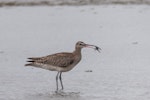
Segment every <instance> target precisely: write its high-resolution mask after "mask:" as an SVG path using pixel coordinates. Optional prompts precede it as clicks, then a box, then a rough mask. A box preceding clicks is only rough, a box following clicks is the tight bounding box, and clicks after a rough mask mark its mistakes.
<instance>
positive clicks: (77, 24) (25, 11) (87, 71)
mask: <svg viewBox="0 0 150 100" xmlns="http://www.w3.org/2000/svg"><path fill="white" fill-rule="evenodd" d="M149 18H150V7H149V6H145V5H143V6H131V5H128V6H114V5H112V6H106V5H105V6H83V7H75V6H74V7H67V6H63V7H62V6H57V7H13V8H5V7H4V8H0V22H1V23H0V27H1V33H0V67H1V70H0V100H60V99H61V100H149V98H150V77H149V76H150V67H149V65H150V62H149V58H150V55H149V51H150V46H149V32H150V31H149V27H148V26H150V23H149V21H148V20H149ZM64 23H65V24H64ZM79 40H82V41H84V42H85V43H89V44H93V45H97V46H99V47H101V48H102V51H101V53H98V52H96V51H95V50H92V49H83V50H82V61H81V62H80V63H79V64H78V65H77V66H76V67H75V68H74V69H73V70H72V71H70V72H67V73H63V74H62V78H63V83H64V91H59V93H55V90H56V83H55V77H56V74H57V73H56V72H52V71H47V70H44V69H39V68H33V67H24V64H26V58H28V57H32V56H33V57H38V56H45V55H49V54H53V53H56V52H62V51H73V50H74V45H75V43H76V42H77V41H79Z"/></svg>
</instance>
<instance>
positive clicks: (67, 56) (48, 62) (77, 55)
mask: <svg viewBox="0 0 150 100" xmlns="http://www.w3.org/2000/svg"><path fill="white" fill-rule="evenodd" d="M84 47H89V48H93V49H95V50H97V51H99V52H100V50H101V49H100V48H99V47H97V46H95V45H90V44H85V43H84V42H81V41H78V42H77V43H76V45H75V50H74V51H73V52H72V53H68V52H62V53H56V54H52V55H48V56H44V57H31V58H28V59H30V60H29V61H27V62H30V63H28V64H26V65H25V66H34V67H37V68H43V69H47V70H50V71H57V72H58V73H57V75H56V91H58V78H59V80H60V84H61V88H62V90H63V89H64V87H63V83H62V78H61V75H62V72H67V71H70V70H71V69H72V68H74V67H75V66H76V65H77V64H78V63H79V62H80V60H81V49H82V48H84Z"/></svg>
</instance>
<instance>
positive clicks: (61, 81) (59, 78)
mask: <svg viewBox="0 0 150 100" xmlns="http://www.w3.org/2000/svg"><path fill="white" fill-rule="evenodd" d="M61 74H62V72H60V75H59V79H60V83H61V87H62V90H63V89H64V87H63V82H62V78H61Z"/></svg>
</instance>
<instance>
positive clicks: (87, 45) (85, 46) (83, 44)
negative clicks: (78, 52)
mask: <svg viewBox="0 0 150 100" xmlns="http://www.w3.org/2000/svg"><path fill="white" fill-rule="evenodd" d="M82 48H93V49H95V50H97V51H98V52H100V50H101V48H99V47H98V46H95V45H90V44H86V43H84V42H82V41H78V42H77V43H76V49H82Z"/></svg>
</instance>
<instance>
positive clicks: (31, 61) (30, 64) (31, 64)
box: [25, 58, 38, 66]
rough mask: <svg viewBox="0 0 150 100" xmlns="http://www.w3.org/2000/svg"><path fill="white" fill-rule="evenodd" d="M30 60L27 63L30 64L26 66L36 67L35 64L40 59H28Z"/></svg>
mask: <svg viewBox="0 0 150 100" xmlns="http://www.w3.org/2000/svg"><path fill="white" fill-rule="evenodd" d="M28 59H30V60H29V61H27V62H30V63H28V64H25V66H33V65H34V62H35V61H36V60H37V59H38V58H28Z"/></svg>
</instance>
